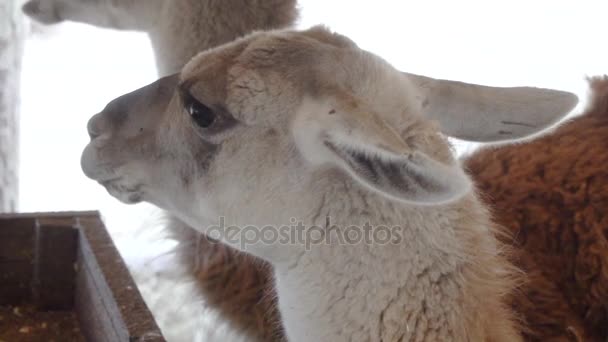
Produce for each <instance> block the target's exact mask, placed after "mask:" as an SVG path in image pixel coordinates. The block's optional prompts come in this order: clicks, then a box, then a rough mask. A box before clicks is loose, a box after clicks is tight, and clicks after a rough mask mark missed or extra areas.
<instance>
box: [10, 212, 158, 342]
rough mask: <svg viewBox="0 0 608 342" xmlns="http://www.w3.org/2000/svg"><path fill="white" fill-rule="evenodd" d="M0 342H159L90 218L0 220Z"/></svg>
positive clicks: (105, 237) (41, 216)
mask: <svg viewBox="0 0 608 342" xmlns="http://www.w3.org/2000/svg"><path fill="white" fill-rule="evenodd" d="M0 341H2V342H16V341H45V342H49V341H55V342H68V341H69V342H71V341H108V342H122V341H155V342H156V341H165V340H164V338H163V337H162V334H161V333H160V330H159V328H158V326H157V325H156V322H155V321H154V318H153V317H152V315H151V313H150V311H149V310H148V308H147V306H146V305H145V303H144V302H143V299H142V297H141V295H140V294H139V291H138V290H137V287H136V286H135V283H134V282H133V279H132V278H131V276H130V274H129V271H128V270H127V267H126V266H125V264H124V262H123V260H122V258H121V257H120V255H119V253H118V251H117V250H116V247H115V246H114V244H113V243H112V240H111V238H110V236H109V235H108V232H107V231H106V229H105V227H104V225H103V223H102V222H101V220H100V217H99V214H98V213H97V212H83V213H52V214H50V213H49V214H46V213H43V214H27V215H12V214H11V215H0Z"/></svg>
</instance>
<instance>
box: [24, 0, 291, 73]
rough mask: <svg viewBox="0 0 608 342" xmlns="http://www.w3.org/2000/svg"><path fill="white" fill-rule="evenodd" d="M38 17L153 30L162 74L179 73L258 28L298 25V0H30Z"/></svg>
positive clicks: (28, 11)
mask: <svg viewBox="0 0 608 342" xmlns="http://www.w3.org/2000/svg"><path fill="white" fill-rule="evenodd" d="M23 11H24V12H25V13H26V14H27V15H28V16H30V17H31V18H33V19H34V20H36V21H39V22H41V23H45V24H54V23H58V22H61V21H75V22H82V23H86V24H91V25H95V26H99V27H106V28H112V29H120V30H136V31H144V32H147V33H148V36H149V37H150V41H151V43H152V47H153V49H154V54H155V57H156V64H157V69H158V72H159V76H165V75H169V74H173V73H175V72H178V71H179V70H180V69H181V68H182V67H183V66H184V65H185V64H186V62H188V61H189V60H190V58H192V57H193V56H195V55H196V54H197V53H199V52H201V51H204V50H207V49H209V48H211V47H214V46H218V45H221V44H223V43H227V42H230V41H232V40H234V39H236V38H238V37H241V36H243V35H245V34H247V33H249V32H252V31H255V30H269V29H277V28H283V27H288V26H291V25H293V23H294V22H295V20H296V18H297V15H298V12H297V9H296V0H171V1H164V0H144V1H141V0H112V1H108V0H30V1H28V2H27V3H26V4H25V5H23Z"/></svg>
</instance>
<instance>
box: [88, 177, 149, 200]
mask: <svg viewBox="0 0 608 342" xmlns="http://www.w3.org/2000/svg"><path fill="white" fill-rule="evenodd" d="M121 180H123V177H116V178H111V179H108V180H104V181H98V183H99V184H101V185H102V186H103V187H104V188H106V190H107V191H108V193H109V194H110V195H112V197H114V198H116V199H118V200H119V201H121V202H123V203H126V204H135V203H139V202H142V201H143V194H144V192H143V190H142V184H136V185H127V184H124V183H121V182H120V181H121Z"/></svg>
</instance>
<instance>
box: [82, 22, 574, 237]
mask: <svg viewBox="0 0 608 342" xmlns="http://www.w3.org/2000/svg"><path fill="white" fill-rule="evenodd" d="M444 82H445V81H438V80H431V79H427V78H421V77H418V76H413V75H407V74H402V73H400V72H398V71H397V70H395V69H393V68H392V67H391V66H390V65H389V64H388V63H386V62H385V61H383V60H382V59H380V58H379V57H377V56H374V55H373V54H371V53H369V52H366V51H363V50H361V49H360V48H358V47H357V46H356V45H355V44H354V43H353V42H352V41H350V40H349V39H347V38H345V37H343V36H340V35H337V34H334V33H331V32H328V31H327V30H326V29H324V28H321V27H316V28H312V29H310V30H307V31H301V32H296V31H274V32H261V33H255V34H253V35H250V36H247V37H245V38H242V39H240V40H237V41H235V42H232V43H230V44H227V45H224V46H221V47H218V48H216V49H213V50H210V51H207V52H203V53H201V54H199V55H198V56H196V57H195V58H193V59H192V60H191V61H190V62H189V63H188V64H187V65H186V66H185V67H184V68H183V70H182V71H181V73H180V74H176V75H173V76H169V77H166V78H163V79H160V80H158V81H157V82H155V83H153V84H151V85H148V86H146V87H144V88H141V89H139V90H136V91H134V92H133V93H130V94H127V95H124V96H122V97H120V98H118V99H116V100H114V101H112V102H111V103H110V104H108V106H107V107H106V108H105V109H104V110H103V111H102V112H101V113H99V114H97V115H95V116H94V117H93V118H92V119H91V120H90V122H89V127H88V129H89V132H90V135H91V142H90V144H89V145H88V146H87V147H86V148H85V150H84V152H83V156H82V168H83V170H84V172H85V174H86V175H87V176H89V177H90V178H93V179H94V180H97V181H98V182H99V183H101V184H102V185H103V186H105V187H106V189H107V190H108V191H109V192H110V193H111V194H112V195H113V196H115V197H117V198H119V199H120V200H122V201H124V202H127V203H134V202H139V201H148V202H151V203H154V204H156V205H158V206H160V207H162V208H165V209H168V210H169V211H172V212H173V213H175V214H176V215H178V217H180V218H182V219H184V220H185V221H186V222H188V223H190V224H192V225H193V226H195V227H197V225H198V224H200V222H202V221H201V220H203V221H204V220H209V219H211V220H216V219H217V217H219V216H224V217H227V218H230V219H231V220H232V222H233V223H235V224H258V223H259V224H281V223H285V219H286V218H287V217H293V216H297V215H302V216H306V215H311V212H312V211H313V210H314V208H313V207H315V206H316V205H318V203H319V199H320V198H321V197H322V196H323V195H324V192H326V191H330V190H332V189H333V188H332V187H334V188H335V185H337V184H339V185H341V184H346V183H348V184H349V185H348V187H349V188H353V187H354V188H357V189H358V191H368V192H370V193H372V194H374V195H377V196H380V197H382V198H385V199H389V200H394V201H398V202H402V203H410V204H426V205H428V204H438V203H445V202H449V201H453V200H456V199H458V198H460V197H461V196H463V195H464V194H466V193H467V192H468V191H469V189H470V183H469V180H468V177H467V176H466V175H465V174H464V173H463V172H462V170H461V168H460V166H459V165H458V163H457V162H456V161H455V159H454V158H453V156H452V154H451V150H450V147H449V144H448V143H447V141H446V139H445V138H444V136H443V134H442V130H443V133H446V134H448V135H456V136H458V137H466V138H469V139H473V140H484V141H488V140H502V139H504V138H505V134H504V133H503V130H502V129H501V128H500V127H501V125H505V123H504V122H505V121H506V122H524V121H523V120H524V119H528V118H526V117H524V115H523V114H526V115H527V114H530V115H532V114H534V115H532V119H530V121H529V124H526V125H515V126H514V129H511V131H510V132H511V133H510V134H509V138H519V137H522V136H525V135H528V134H531V133H534V132H536V131H539V130H541V129H543V128H544V127H546V126H548V125H550V124H552V123H553V122H555V121H556V120H557V119H559V118H561V117H562V116H563V115H565V114H566V113H567V112H568V111H569V110H570V109H571V107H572V102H573V100H572V97H571V95H570V94H567V93H562V92H558V91H551V90H542V89H533V88H518V90H513V89H506V90H504V89H503V90H501V89H498V88H488V87H481V86H474V85H467V84H461V83H456V82H449V83H444ZM446 84H447V85H449V86H446ZM476 94H477V95H479V96H476ZM539 98H540V99H543V101H534V99H539ZM547 98H550V99H551V101H548V100H546V99H547ZM494 100H496V101H494ZM522 101H523V102H525V104H526V105H527V106H529V107H526V106H523V104H522ZM518 110H521V111H518ZM442 113H443V114H442ZM522 113H523V114H522ZM513 117H514V118H513ZM509 118H511V121H509V120H507V119H509ZM434 121H437V122H438V124H436V123H434ZM524 128H525V129H524ZM334 190H335V189H334ZM199 228H201V229H203V227H200V226H199Z"/></svg>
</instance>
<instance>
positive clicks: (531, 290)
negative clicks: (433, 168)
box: [465, 77, 608, 341]
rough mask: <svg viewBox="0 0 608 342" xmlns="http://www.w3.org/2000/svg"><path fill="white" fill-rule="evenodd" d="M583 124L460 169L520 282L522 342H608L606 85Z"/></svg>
mask: <svg viewBox="0 0 608 342" xmlns="http://www.w3.org/2000/svg"><path fill="white" fill-rule="evenodd" d="M590 83H591V88H592V92H593V95H592V97H591V101H590V106H589V108H588V110H587V111H586V113H585V114H584V115H583V116H580V117H575V118H573V119H572V120H570V121H569V122H567V123H565V124H563V125H561V126H560V127H559V128H558V129H557V130H556V131H555V132H552V133H551V134H548V135H546V136H543V137H541V138H539V139H536V140H533V141H530V142H526V143H522V144H518V145H511V146H503V147H498V148H487V149H483V150H481V151H479V152H477V153H475V154H474V155H473V156H471V157H470V158H468V159H467V160H466V161H465V164H466V167H467V168H468V170H469V171H470V173H471V175H473V177H474V179H475V180H476V183H477V186H478V187H479V190H481V192H482V193H483V194H484V195H485V198H486V202H487V203H488V204H489V205H490V206H491V207H492V208H493V211H494V213H495V215H494V216H495V219H496V221H497V222H498V223H499V224H501V225H503V226H504V227H507V228H508V229H509V230H510V231H511V232H512V234H513V237H512V238H510V240H509V239H507V241H505V242H507V243H510V244H512V245H513V246H514V248H513V249H514V250H515V252H516V255H515V259H516V260H514V261H515V262H516V263H517V264H518V266H520V267H521V268H522V269H523V270H524V271H525V272H526V273H527V275H528V281H527V283H525V284H524V285H523V286H522V288H521V292H520V293H518V294H517V295H516V296H515V299H514V307H515V309H516V310H517V311H518V312H519V313H520V316H521V317H522V319H523V321H524V324H525V325H526V326H527V327H528V328H527V330H526V331H525V336H526V338H527V339H528V340H530V341H550V340H555V341H568V340H579V341H593V340H599V341H605V340H606V338H608V78H607V77H602V78H595V79H592V80H591V82H590Z"/></svg>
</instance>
